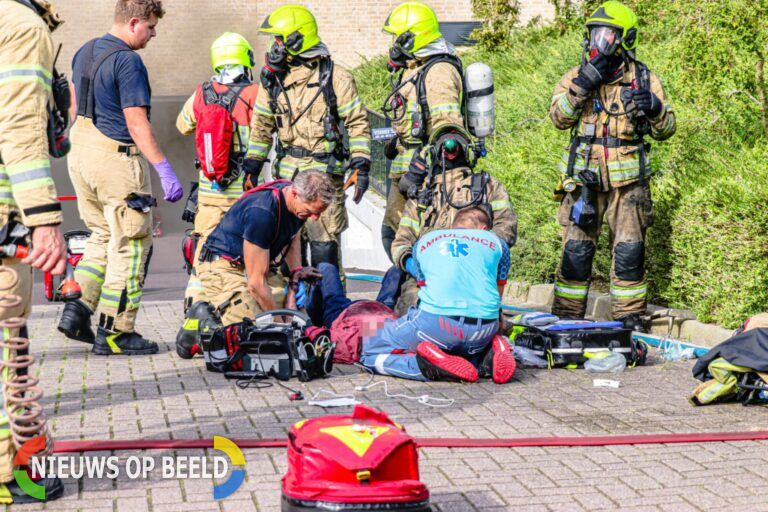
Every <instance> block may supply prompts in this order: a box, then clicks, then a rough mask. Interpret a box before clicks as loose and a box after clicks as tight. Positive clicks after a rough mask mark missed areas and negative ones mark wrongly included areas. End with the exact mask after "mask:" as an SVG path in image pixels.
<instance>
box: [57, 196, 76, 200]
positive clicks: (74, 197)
mask: <svg viewBox="0 0 768 512" xmlns="http://www.w3.org/2000/svg"><path fill="white" fill-rule="evenodd" d="M58 200H59V201H77V196H59V197H58Z"/></svg>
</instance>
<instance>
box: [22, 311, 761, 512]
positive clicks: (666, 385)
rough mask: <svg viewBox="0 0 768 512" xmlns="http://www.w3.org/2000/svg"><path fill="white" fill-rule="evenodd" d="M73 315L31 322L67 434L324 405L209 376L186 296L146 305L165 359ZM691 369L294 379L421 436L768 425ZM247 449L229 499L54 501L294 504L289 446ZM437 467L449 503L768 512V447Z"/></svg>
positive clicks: (190, 485) (248, 431) (448, 456)
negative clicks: (179, 333)
mask: <svg viewBox="0 0 768 512" xmlns="http://www.w3.org/2000/svg"><path fill="white" fill-rule="evenodd" d="M59 311H60V307H59V306H41V307H37V308H36V310H35V313H34V314H33V317H32V319H31V322H30V324H31V325H30V326H31V335H32V338H33V349H32V352H33V353H34V354H35V355H36V356H37V357H38V360H39V366H37V367H36V370H37V371H38V372H39V374H40V376H41V378H42V385H43V387H44V389H45V391H46V397H45V399H44V404H45V408H46V411H47V414H48V416H49V418H50V423H51V425H52V428H53V431H54V433H55V436H56V438H57V439H59V440H76V439H131V438H142V439H148V438H156V439H168V438H173V439H183V438H201V437H203V438H211V437H213V436H214V435H223V436H227V437H230V438H272V437H283V436H285V434H286V431H287V429H288V428H289V427H290V426H291V425H292V424H293V423H294V422H295V421H297V420H300V419H302V418H309V417H314V416H318V415H322V414H323V413H324V411H323V410H322V409H320V408H317V407H314V406H310V405H308V404H307V401H303V402H291V401H289V399H288V391H286V390H285V389H283V388H280V387H277V386H273V387H270V388H267V389H258V390H257V389H245V390H243V389H238V388H237V387H236V386H235V383H234V382H233V381H227V380H225V379H224V378H223V377H222V376H221V375H218V374H212V373H207V372H206V371H205V367H204V364H203V361H202V359H200V358H196V359H194V360H193V361H184V360H181V359H179V358H178V357H177V356H176V353H175V351H174V350H173V340H174V337H175V334H176V329H177V328H178V326H179V325H180V324H181V320H182V314H181V311H180V302H179V301H174V302H154V303H147V304H145V305H144V306H143V310H142V313H141V314H140V315H139V324H138V327H139V331H140V332H141V333H142V334H144V335H145V336H147V337H149V338H151V339H155V340H158V341H159V342H160V353H159V354H157V355H154V356H150V357H134V358H126V357H109V358H105V357H94V356H92V355H91V354H90V352H89V346H87V345H84V344H82V343H78V342H73V341H69V340H66V339H64V338H63V337H62V336H61V335H60V334H59V333H58V332H57V331H56V330H55V322H56V318H57V315H58V313H59ZM691 366H692V363H690V362H682V363H674V364H663V363H662V361H661V360H660V359H659V358H658V357H652V358H651V364H650V365H649V366H647V367H643V368H635V369H631V370H628V371H626V372H624V373H622V374H620V375H617V376H615V379H616V380H619V381H620V382H621V387H620V388H619V389H609V388H594V387H593V384H592V378H593V376H591V375H589V374H587V373H586V372H584V371H581V370H573V371H569V370H554V371H546V370H521V371H519V372H518V374H517V376H516V378H515V380H514V382H512V383H511V384H508V385H505V386H497V385H494V384H493V383H491V382H483V383H479V384H472V385H458V384H449V383H414V382H407V381H399V380H394V379H383V378H381V377H377V380H380V379H381V380H387V382H388V383H389V390H390V392H391V393H404V394H408V395H413V396H420V395H423V394H429V395H431V396H435V397H441V398H452V399H455V401H456V402H455V404H454V405H453V406H452V407H447V408H429V407H425V406H422V405H419V404H418V403H416V402H414V401H410V400H406V399H396V398H391V399H390V398H386V397H385V395H384V391H383V388H382V387H381V386H378V387H376V388H374V389H372V390H369V391H367V392H356V391H355V389H354V388H355V386H358V385H361V384H364V383H365V382H366V381H367V380H368V377H367V376H366V375H362V374H360V373H358V371H357V370H356V369H355V368H350V367H343V368H339V369H337V370H335V371H334V375H333V377H332V378H330V379H325V380H322V381H314V382H310V383H308V384H306V385H300V383H298V382H297V381H292V382H290V383H289V384H290V385H291V386H293V387H297V388H300V389H302V390H303V392H304V394H305V395H307V396H312V394H313V393H315V392H317V391H319V390H322V389H326V390H331V391H334V392H337V393H345V394H346V393H354V394H355V395H356V396H357V397H358V398H359V399H360V400H362V401H364V402H365V403H367V404H371V405H374V406H376V407H380V408H382V409H384V410H386V411H387V412H388V413H389V414H390V415H391V416H392V418H393V419H394V420H396V421H398V422H399V423H402V424H404V425H405V426H406V427H407V429H408V431H409V432H410V433H411V434H413V435H416V436H428V437H479V438H489V437H518V436H529V437H530V436H578V435H585V436H594V435H622V434H640V433H662V432H675V433H684V432H698V431H744V430H756V429H764V428H766V427H768V420H767V418H768V416H767V415H766V410H765V409H764V408H761V407H750V408H745V407H742V406H741V405H719V406H711V407H702V408H694V407H692V406H690V405H689V404H688V402H687V400H686V397H687V396H688V394H689V393H690V391H691V390H692V389H693V388H694V387H695V385H696V381H694V380H693V379H692V378H691V373H690V369H691ZM332 412H334V413H338V412H339V410H334V411H332ZM244 452H245V458H246V467H245V469H246V471H247V477H246V481H245V483H244V484H243V486H242V487H241V488H240V489H239V490H238V491H237V492H236V493H235V494H233V495H232V496H231V497H229V498H227V499H224V500H222V501H220V502H214V500H213V485H214V482H212V481H211V480H163V479H161V478H160V474H159V471H155V472H154V473H152V474H151V475H150V478H149V479H148V480H129V479H128V478H126V477H124V476H121V477H119V478H118V479H116V480H108V479H103V480H96V479H94V480H89V479H81V480H74V479H69V480H66V481H65V484H66V487H67V491H66V496H65V497H64V498H63V499H61V500H58V501H56V502H53V503H51V504H50V505H48V509H50V510H77V509H82V510H88V511H94V510H98V511H100V510H104V511H107V510H109V511H113V512H114V511H117V512H128V511H138V510H153V511H155V512H164V511H171V510H184V511H187V510H191V511H195V510H220V511H229V510H233V511H234V510H237V511H245V510H259V511H278V510H279V507H280V505H279V503H280V477H281V476H282V474H283V473H284V472H285V469H286V461H285V454H284V450H281V449H265V450H245V451H244ZM198 453H199V452H198ZM151 454H152V455H153V456H156V457H160V456H162V455H186V454H196V452H194V451H188V452H177V453H175V454H174V453H170V452H151ZM120 455H121V460H122V462H123V463H124V462H125V459H126V458H127V457H128V456H129V455H143V454H142V453H139V452H137V453H121V454H120ZM157 466H159V461H158V464H157ZM421 471H422V475H423V479H424V481H425V482H426V483H427V484H428V486H429V488H430V490H431V492H432V500H433V503H434V505H435V509H436V510H439V511H442V512H449V511H503V510H511V511H515V512H521V511H526V510H537V511H539V510H567V511H571V510H618V509H622V510H635V511H640V510H656V511H689V510H715V509H723V508H724V507H728V508H729V509H736V510H738V509H743V510H750V511H759V510H765V511H768V491H766V488H767V486H766V482H768V442H730V443H709V444H675V445H636V446H613V447H597V448H567V447H554V448H519V449H422V450H421ZM219 483H220V482H219ZM19 509H20V510H38V509H43V507H37V506H26V507H23V508H21V507H19Z"/></svg>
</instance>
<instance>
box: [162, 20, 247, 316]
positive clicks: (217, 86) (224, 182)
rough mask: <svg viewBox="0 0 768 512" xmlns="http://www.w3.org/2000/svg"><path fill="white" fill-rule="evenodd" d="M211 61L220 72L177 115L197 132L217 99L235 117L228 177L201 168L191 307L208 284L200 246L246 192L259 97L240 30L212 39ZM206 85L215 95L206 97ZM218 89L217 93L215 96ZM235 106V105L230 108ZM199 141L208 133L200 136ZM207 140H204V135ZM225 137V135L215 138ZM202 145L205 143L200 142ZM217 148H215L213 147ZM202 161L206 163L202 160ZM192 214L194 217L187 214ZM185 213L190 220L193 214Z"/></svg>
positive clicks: (187, 298)
mask: <svg viewBox="0 0 768 512" xmlns="http://www.w3.org/2000/svg"><path fill="white" fill-rule="evenodd" d="M211 64H212V65H213V72H214V73H215V75H214V76H213V77H212V78H211V79H210V80H209V81H206V82H204V83H203V84H201V85H200V86H199V87H198V88H197V90H196V91H195V93H194V94H193V95H192V96H191V97H190V98H189V99H188V100H187V102H186V103H185V104H184V108H183V109H182V110H181V112H180V113H179V115H178V117H177V118H176V128H177V129H178V130H179V132H181V134H182V135H190V134H192V133H195V129H196V128H197V126H198V124H200V123H199V122H198V121H199V120H200V119H202V117H203V116H205V114H206V113H208V112H214V113H215V112H216V111H215V110H211V109H210V108H206V105H208V104H210V103H215V104H217V105H221V106H223V107H224V108H225V110H226V111H227V113H228V115H229V116H230V118H231V120H232V125H233V126H232V127H233V133H232V139H231V147H230V150H228V151H227V153H228V158H227V159H228V164H229V165H228V166H227V172H226V174H224V175H223V176H222V179H220V180H217V181H215V182H214V181H211V180H210V179H209V178H207V177H206V176H205V174H204V173H203V170H202V167H201V168H200V178H199V180H198V188H197V191H196V193H197V212H196V213H193V215H194V219H193V222H194V226H195V228H194V232H195V233H196V234H197V235H198V236H199V238H198V239H197V250H196V251H195V254H194V259H193V260H192V261H193V268H192V270H191V272H192V273H191V274H190V276H189V282H188V284H187V289H186V292H185V293H184V310H185V311H186V310H187V309H188V308H189V307H190V306H191V305H192V304H193V303H194V302H196V301H197V299H198V296H199V294H200V292H201V290H202V285H201V283H200V280H199V279H198V277H197V273H196V271H195V269H194V266H196V262H197V260H198V258H199V257H200V248H201V247H202V246H203V244H204V243H205V239H206V238H207V237H208V235H209V234H210V233H211V231H213V228H215V227H216V226H217V225H218V224H219V222H221V218H222V217H223V216H224V214H225V213H227V210H229V208H230V207H231V206H232V205H233V204H235V201H237V200H238V199H239V198H240V196H241V195H242V193H243V173H242V160H243V159H244V158H245V153H246V151H247V148H248V136H249V134H250V122H251V114H252V111H253V102H254V101H255V100H256V92H257V91H258V90H259V87H258V85H257V84H254V83H252V82H251V68H253V65H254V57H253V48H252V47H251V45H250V43H248V40H247V39H245V38H244V37H243V36H241V35H240V34H235V33H232V32H227V33H224V34H222V35H221V36H220V37H219V38H217V39H216V40H215V41H214V42H213V44H212V45H211ZM206 91H213V93H214V94H211V93H210V92H209V93H208V94H209V95H210V96H211V98H210V101H207V100H206V99H205V96H206ZM214 95H215V97H214ZM228 106H231V108H227V107H228ZM196 138H197V140H198V141H201V140H202V137H196ZM203 142H204V141H203ZM216 143H223V142H222V141H219V140H217V141H214V144H216ZM198 147H199V144H198ZM213 150H214V152H215V148H214V149H213ZM197 157H198V162H199V163H201V162H202V163H203V164H204V162H205V157H204V154H201V152H200V151H199V149H198V155H197ZM198 166H200V164H198ZM187 218H189V217H187ZM187 218H185V220H186V219H187Z"/></svg>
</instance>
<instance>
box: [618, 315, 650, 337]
mask: <svg viewBox="0 0 768 512" xmlns="http://www.w3.org/2000/svg"><path fill="white" fill-rule="evenodd" d="M616 320H618V321H619V322H621V323H623V324H624V328H625V329H632V330H633V331H634V332H642V333H647V332H648V328H647V327H646V326H645V322H644V321H643V318H642V317H641V316H640V315H636V314H632V315H627V316H624V317H621V318H617V319H616Z"/></svg>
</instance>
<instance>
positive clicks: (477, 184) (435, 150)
mask: <svg viewBox="0 0 768 512" xmlns="http://www.w3.org/2000/svg"><path fill="white" fill-rule="evenodd" d="M442 62H446V63H448V64H450V65H451V66H453V67H454V68H456V70H457V71H458V73H459V76H460V77H461V88H462V94H461V106H460V109H461V115H462V118H463V119H464V123H465V125H466V100H467V96H468V94H467V90H466V89H467V86H466V80H465V77H464V66H463V64H462V62H461V59H459V58H458V57H456V56H455V55H450V54H440V55H436V56H434V57H432V58H431V59H430V60H428V61H427V62H426V63H425V64H424V65H423V66H422V67H421V68H420V69H418V70H417V72H416V73H414V74H413V75H412V76H411V77H409V78H408V79H407V80H405V81H403V73H404V68H402V69H401V70H400V72H399V73H397V74H396V73H392V74H391V75H390V83H391V85H392V92H391V93H390V94H389V96H387V98H386V99H385V100H384V104H383V105H382V108H381V109H382V112H383V113H384V116H385V117H386V118H387V119H388V120H389V121H392V122H395V121H400V120H401V119H403V117H404V116H405V115H406V101H405V98H404V97H403V95H402V94H401V93H400V91H401V90H402V89H403V87H405V86H406V85H408V84H413V85H414V87H415V88H416V94H417V102H418V104H419V109H418V111H414V112H412V114H411V116H412V118H411V133H410V136H411V137H413V138H416V139H419V140H420V141H421V142H420V143H419V144H417V145H415V146H414V145H409V144H408V143H407V142H406V141H405V140H403V138H402V137H401V136H400V135H398V136H397V137H398V138H399V139H400V143H401V144H402V145H403V146H405V147H408V148H411V147H415V149H416V151H417V152H418V151H420V150H421V149H422V148H423V147H424V146H427V145H429V139H430V137H429V136H428V134H427V130H426V125H427V115H428V113H429V103H428V101H427V87H426V76H427V73H428V72H429V70H430V69H431V68H432V67H433V66H434V65H436V64H440V63H442ZM395 74H396V75H397V76H396V77H395ZM491 90H492V89H491ZM487 92H488V91H478V92H476V93H475V94H485V93H487ZM398 109H400V113H399V114H398ZM454 128H455V127H454ZM464 128H465V129H466V126H465V127H464ZM457 131H458V130H455V129H454V130H451V131H450V132H448V133H443V134H442V135H439V136H438V137H437V139H436V140H435V142H434V143H433V144H432V145H431V147H430V148H429V150H428V152H429V160H430V162H429V163H430V164H431V165H428V169H427V176H426V185H425V186H424V187H422V188H421V190H420V191H419V192H418V195H417V196H416V200H417V210H418V212H419V218H420V219H421V216H422V214H423V213H424V211H426V209H427V207H429V205H430V204H432V200H433V197H434V189H435V179H434V178H435V172H434V169H435V167H436V166H438V165H439V166H440V173H442V174H443V180H442V183H441V192H442V196H443V198H444V200H445V201H446V202H447V203H448V205H449V206H450V207H451V208H454V209H456V210H459V209H462V208H468V207H471V206H480V207H481V208H483V210H485V211H486V214H487V215H488V218H489V219H490V220H491V222H493V211H492V209H491V208H490V205H488V204H487V201H486V199H487V197H486V196H487V194H486V189H487V185H488V183H489V182H490V176H489V175H488V173H486V172H479V173H473V174H472V180H471V184H470V192H471V198H470V200H469V201H468V202H467V203H465V204H458V203H454V201H453V199H452V197H451V194H449V193H448V187H447V184H446V176H445V170H446V161H445V145H446V143H447V142H448V141H449V140H453V142H454V143H456V144H458V145H459V146H460V148H459V150H461V151H463V152H464V158H465V159H466V161H467V164H468V166H469V167H470V168H473V167H474V166H475V164H476V163H477V156H478V155H484V147H483V146H482V145H478V147H477V148H475V147H473V144H472V143H471V142H470V141H469V140H468V139H464V137H463V136H461V135H459V134H458V133H457ZM433 135H435V134H433ZM429 222H430V220H429V219H428V220H427V226H428V225H429Z"/></svg>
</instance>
